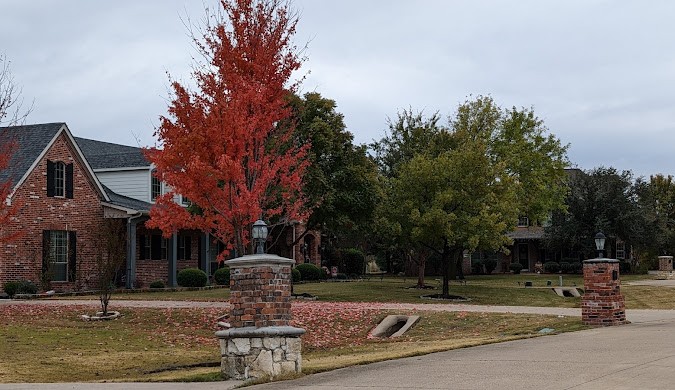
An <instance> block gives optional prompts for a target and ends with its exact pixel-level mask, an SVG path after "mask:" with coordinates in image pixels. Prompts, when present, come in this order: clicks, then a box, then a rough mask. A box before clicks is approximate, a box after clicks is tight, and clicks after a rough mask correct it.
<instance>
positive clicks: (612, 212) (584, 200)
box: [545, 167, 646, 258]
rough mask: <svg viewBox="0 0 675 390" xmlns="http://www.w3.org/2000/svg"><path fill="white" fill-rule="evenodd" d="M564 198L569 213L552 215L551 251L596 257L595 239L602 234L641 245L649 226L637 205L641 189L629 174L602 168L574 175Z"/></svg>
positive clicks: (611, 242)
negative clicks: (645, 230)
mask: <svg viewBox="0 0 675 390" xmlns="http://www.w3.org/2000/svg"><path fill="white" fill-rule="evenodd" d="M568 187H569V189H568V192H567V196H566V199H565V203H566V207H567V210H566V212H558V213H555V214H554V215H553V218H552V221H551V226H549V227H547V229H546V234H545V240H546V243H547V246H548V247H549V248H550V249H553V250H556V251H562V252H565V251H570V252H572V253H576V254H577V255H579V256H581V257H583V258H591V257H595V256H596V254H597V252H596V249H595V242H594V237H595V235H596V234H597V233H598V232H599V231H602V232H603V233H604V234H605V235H606V236H608V237H609V238H610V240H609V241H608V242H607V245H606V248H608V247H609V246H610V245H612V244H613V243H614V242H615V241H614V240H615V239H617V238H618V239H621V240H623V241H625V242H626V243H628V244H630V243H633V242H635V243H638V242H640V241H641V240H642V239H643V237H644V234H643V227H644V226H645V225H646V220H645V217H646V215H645V213H644V212H643V211H641V209H640V207H639V204H638V190H637V189H638V187H637V186H636V185H635V180H634V178H633V174H632V173H631V172H630V171H623V172H619V171H617V170H616V169H615V168H611V167H610V168H604V167H599V168H595V169H593V170H591V171H588V172H584V173H579V174H575V175H572V176H571V177H570V178H569V186H568Z"/></svg>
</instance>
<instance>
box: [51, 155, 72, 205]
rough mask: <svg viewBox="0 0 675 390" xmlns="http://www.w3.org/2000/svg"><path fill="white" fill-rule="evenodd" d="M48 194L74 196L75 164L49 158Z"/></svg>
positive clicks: (70, 197) (61, 196)
mask: <svg viewBox="0 0 675 390" xmlns="http://www.w3.org/2000/svg"><path fill="white" fill-rule="evenodd" d="M47 196H48V197H52V198H53V197H60V198H68V199H72V198H73V164H66V163H64V162H62V161H49V160H47Z"/></svg>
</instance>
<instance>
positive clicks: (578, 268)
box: [570, 261, 584, 274]
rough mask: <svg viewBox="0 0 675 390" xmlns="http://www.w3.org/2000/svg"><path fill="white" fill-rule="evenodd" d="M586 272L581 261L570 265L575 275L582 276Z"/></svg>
mask: <svg viewBox="0 0 675 390" xmlns="http://www.w3.org/2000/svg"><path fill="white" fill-rule="evenodd" d="M583 270H584V266H583V264H581V262H580V261H575V262H573V263H570V272H571V273H573V274H580V273H581V272H582V271H583Z"/></svg>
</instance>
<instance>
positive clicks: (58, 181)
mask: <svg viewBox="0 0 675 390" xmlns="http://www.w3.org/2000/svg"><path fill="white" fill-rule="evenodd" d="M65 194H66V164H64V163H62V162H61V161H59V162H57V163H55V164H54V196H65Z"/></svg>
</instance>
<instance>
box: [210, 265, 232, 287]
mask: <svg viewBox="0 0 675 390" xmlns="http://www.w3.org/2000/svg"><path fill="white" fill-rule="evenodd" d="M213 280H215V281H216V284H217V285H219V286H229V285H230V267H223V268H218V269H217V270H216V272H215V273H214V274H213Z"/></svg>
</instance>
